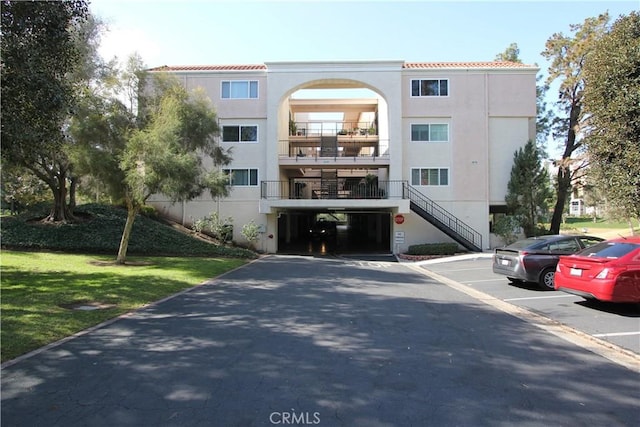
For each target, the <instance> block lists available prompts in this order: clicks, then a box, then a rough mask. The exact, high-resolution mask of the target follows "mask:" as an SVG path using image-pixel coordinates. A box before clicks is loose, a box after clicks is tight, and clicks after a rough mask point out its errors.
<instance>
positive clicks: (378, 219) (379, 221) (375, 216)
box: [278, 210, 391, 254]
mask: <svg viewBox="0 0 640 427" xmlns="http://www.w3.org/2000/svg"><path fill="white" fill-rule="evenodd" d="M319 221H320V222H322V221H332V222H335V232H334V231H332V229H331V227H325V228H327V230H325V231H324V232H323V231H322V230H320V229H319V228H323V227H319V228H318V227H315V228H314V224H316V223H318V222H319ZM390 252H391V212H385V211H338V210H326V211H286V212H282V213H281V214H280V215H279V217H278V253H289V254H323V253H327V254H329V253H343V254H347V253H366V254H371V253H390Z"/></svg>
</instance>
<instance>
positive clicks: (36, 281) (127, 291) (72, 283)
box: [0, 250, 247, 362]
mask: <svg viewBox="0 0 640 427" xmlns="http://www.w3.org/2000/svg"><path fill="white" fill-rule="evenodd" d="M113 259H114V257H113V255H108V256H102V255H95V256H94V255H70V254H60V253H48V252H17V251H8V250H3V251H2V255H1V259H0V263H1V268H2V290H1V291H2V301H1V303H0V307H1V309H2V331H1V338H2V341H1V343H2V346H1V359H2V361H3V362H5V361H7V360H11V359H13V358H15V357H17V356H19V355H21V354H24V353H26V352H28V351H31V350H34V349H36V348H39V347H42V346H44V345H46V344H48V343H51V342H54V341H57V340H59V339H62V338H64V337H67V336H69V335H72V334H74V333H76V332H78V331H81V330H83V329H85V328H87V327H90V326H93V325H96V324H98V323H100V322H102V321H105V320H107V319H110V318H113V317H115V316H118V315H120V314H123V313H126V312H129V311H131V310H134V309H136V308H139V307H141V306H143V305H145V304H148V303H151V302H154V301H157V300H159V299H161V298H163V297H166V296H168V295H171V294H174V293H176V292H178V291H181V290H183V289H186V288H189V287H192V286H195V285H198V284H200V283H202V282H203V281H205V280H206V279H209V278H212V277H215V276H218V275H220V274H222V273H224V272H226V271H229V270H231V269H233V268H236V267H238V266H241V265H243V264H245V263H246V262H247V259H239V258H197V257H145V258H142V257H130V258H128V259H127V262H128V263H131V264H129V265H125V266H116V265H113V264H112V261H113ZM77 303H101V304H107V305H113V306H112V307H111V308H106V309H99V310H92V311H81V310H72V309H70V308H68V307H69V306H70V305H73V304H77Z"/></svg>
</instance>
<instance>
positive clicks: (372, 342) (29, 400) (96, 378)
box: [2, 256, 640, 427]
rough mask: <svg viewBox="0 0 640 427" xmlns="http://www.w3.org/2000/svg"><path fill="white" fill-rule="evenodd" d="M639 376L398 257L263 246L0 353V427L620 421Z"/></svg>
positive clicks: (633, 414)
mask: <svg viewBox="0 0 640 427" xmlns="http://www.w3.org/2000/svg"><path fill="white" fill-rule="evenodd" d="M639 384H640V378H639V375H638V373H637V372H632V371H630V370H628V369H625V368H623V367H620V366H618V365H616V364H614V363H611V362H609V361H608V360H606V359H604V358H602V357H600V356H597V355H595V354H593V353H590V352H587V351H585V350H583V349H581V348H579V347H576V346H574V345H572V344H570V343H568V342H565V341H563V340H561V339H559V338H557V337H556V336H553V335H551V334H547V333H545V332H544V331H542V330H540V329H539V328H536V327H535V326H533V325H530V324H528V323H527V322H524V321H522V320H519V319H517V318H515V317H512V316H509V315H508V314H505V313H503V312H500V311H498V310H495V309H493V308H492V307H489V306H487V305H485V304H483V303H482V302H481V301H478V300H475V299H473V298H472V297H470V296H469V295H466V294H463V293H460V292H458V291H456V290H454V289H452V288H450V287H448V286H445V285H443V284H441V283H439V282H436V281H434V280H433V279H429V278H427V277H425V276H424V275H422V274H420V273H419V272H418V271H415V270H413V269H410V268H407V266H405V265H403V264H400V263H384V262H371V261H357V260H338V259H331V258H310V257H286V256H268V257H265V258H263V259H261V260H259V261H256V262H253V263H251V264H249V265H248V266H246V267H243V268H241V269H238V270H235V271H233V272H231V273H229V274H227V275H225V276H223V277H220V278H218V279H216V280H212V281H211V282H210V283H209V284H206V285H203V286H200V287H197V288H194V289H193V290H191V291H190V292H186V293H183V294H181V295H179V296H177V297H175V298H172V299H170V300H167V301H164V302H162V303H161V304H158V305H155V306H152V307H149V308H147V309H144V310H141V311H139V312H137V313H134V314H133V315H131V316H129V317H126V318H122V319H120V320H118V321H116V322H113V323H111V324H109V325H107V326H105V327H102V328H99V329H97V330H94V331H92V332H91V333H88V334H86V335H84V336H81V337H79V338H76V339H73V340H70V341H68V342H66V343H64V344H62V345H59V346H56V347H54V348H50V349H48V350H47V351H44V352H41V353H40V354H37V355H35V356H33V357H30V358H27V359H25V360H22V361H20V362H19V363H16V364H13V365H12V366H9V367H6V368H5V369H3V370H2V426H3V427H5V426H7V427H8V426H67V427H69V426H109V427H112V426H224V427H227V426H271V425H292V424H293V425H321V426H368V427H382V426H449V425H462V426H482V425H486V426H500V425H504V426H511V425H527V426H549V425H565V426H573V425H575V426H579V425H607V426H626V425H628V426H631V425H637V423H638V417H639V412H638V403H639V399H640V387H639Z"/></svg>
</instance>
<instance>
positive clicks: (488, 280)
mask: <svg viewBox="0 0 640 427" xmlns="http://www.w3.org/2000/svg"><path fill="white" fill-rule="evenodd" d="M496 280H497V281H500V279H499V278H495V279H482V280H472V281H465V283H466V284H468V285H471V284H473V283H481V282H495V281H496Z"/></svg>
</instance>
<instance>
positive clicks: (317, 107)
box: [152, 61, 538, 253]
mask: <svg viewBox="0 0 640 427" xmlns="http://www.w3.org/2000/svg"><path fill="white" fill-rule="evenodd" d="M537 71H538V68H537V67H534V66H529V65H523V64H518V63H509V62H469V63H466V62H465V63H462V62H461V63H429V62H424V63H411V62H404V61H337V62H324V61H318V62H267V63H265V64H259V65H230V66H224V65H220V66H215V65H214V66H165V67H158V68H155V69H153V70H152V72H170V73H173V74H175V75H177V76H178V77H179V79H181V81H182V82H183V83H184V84H185V86H187V88H189V89H193V88H196V87H202V88H203V89H204V90H205V91H206V93H207V94H208V95H209V97H210V98H211V101H212V103H213V105H214V106H215V109H216V111H217V114H218V118H219V121H220V126H221V129H222V131H221V136H220V144H221V145H222V146H223V147H225V148H226V147H233V162H232V164H231V165H229V166H228V167H227V168H228V169H229V172H230V174H231V177H232V182H231V183H232V191H231V195H230V196H229V197H228V198H224V199H219V200H218V199H216V200H212V199H211V198H207V197H202V198H200V199H197V200H194V201H191V202H187V203H182V204H175V205H171V204H170V203H169V202H168V201H166V200H163V198H162V196H156V197H155V198H154V199H153V201H152V204H154V205H155V206H156V207H157V208H158V209H159V210H160V211H161V212H163V213H164V214H165V215H168V216H170V217H172V218H173V219H175V220H178V221H181V222H183V223H185V224H190V223H191V222H192V221H194V220H196V219H198V218H202V217H204V216H206V215H208V214H209V213H211V212H212V211H215V212H218V213H219V215H220V217H228V216H231V217H233V218H234V240H236V241H238V242H242V240H243V238H242V236H241V234H240V230H241V227H242V225H243V224H246V223H248V222H249V221H251V220H253V221H255V222H256V223H257V224H259V225H261V226H262V231H263V233H261V240H260V242H258V245H257V246H258V249H260V250H263V251H266V252H273V253H274V252H283V251H294V252H295V251H302V252H304V251H306V250H307V249H309V250H312V246H313V245H314V244H315V243H314V242H311V241H310V240H309V236H308V231H309V228H310V227H311V225H313V223H314V222H315V221H316V220H317V219H318V218H319V217H326V218H329V219H336V220H338V221H339V230H342V231H341V232H339V233H338V240H337V247H335V248H332V250H333V249H335V250H336V251H338V252H340V251H341V250H344V251H348V250H350V248H355V247H357V248H358V250H360V251H362V250H365V251H382V252H396V253H397V252H403V251H405V250H406V249H407V248H408V246H409V245H412V244H421V243H433V242H452V241H455V242H457V243H458V244H459V245H460V246H461V247H466V248H467V249H470V250H483V249H487V248H489V247H490V246H491V245H492V243H491V241H492V239H491V235H490V221H491V214H492V213H494V212H502V211H504V205H505V202H504V196H505V193H506V189H507V182H508V180H509V174H510V170H511V166H512V162H513V153H514V151H516V150H517V149H518V148H519V147H522V146H524V145H525V144H526V142H527V140H529V139H535V117H536V73H537ZM353 242H357V245H355V246H354V245H352V243H353Z"/></svg>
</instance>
